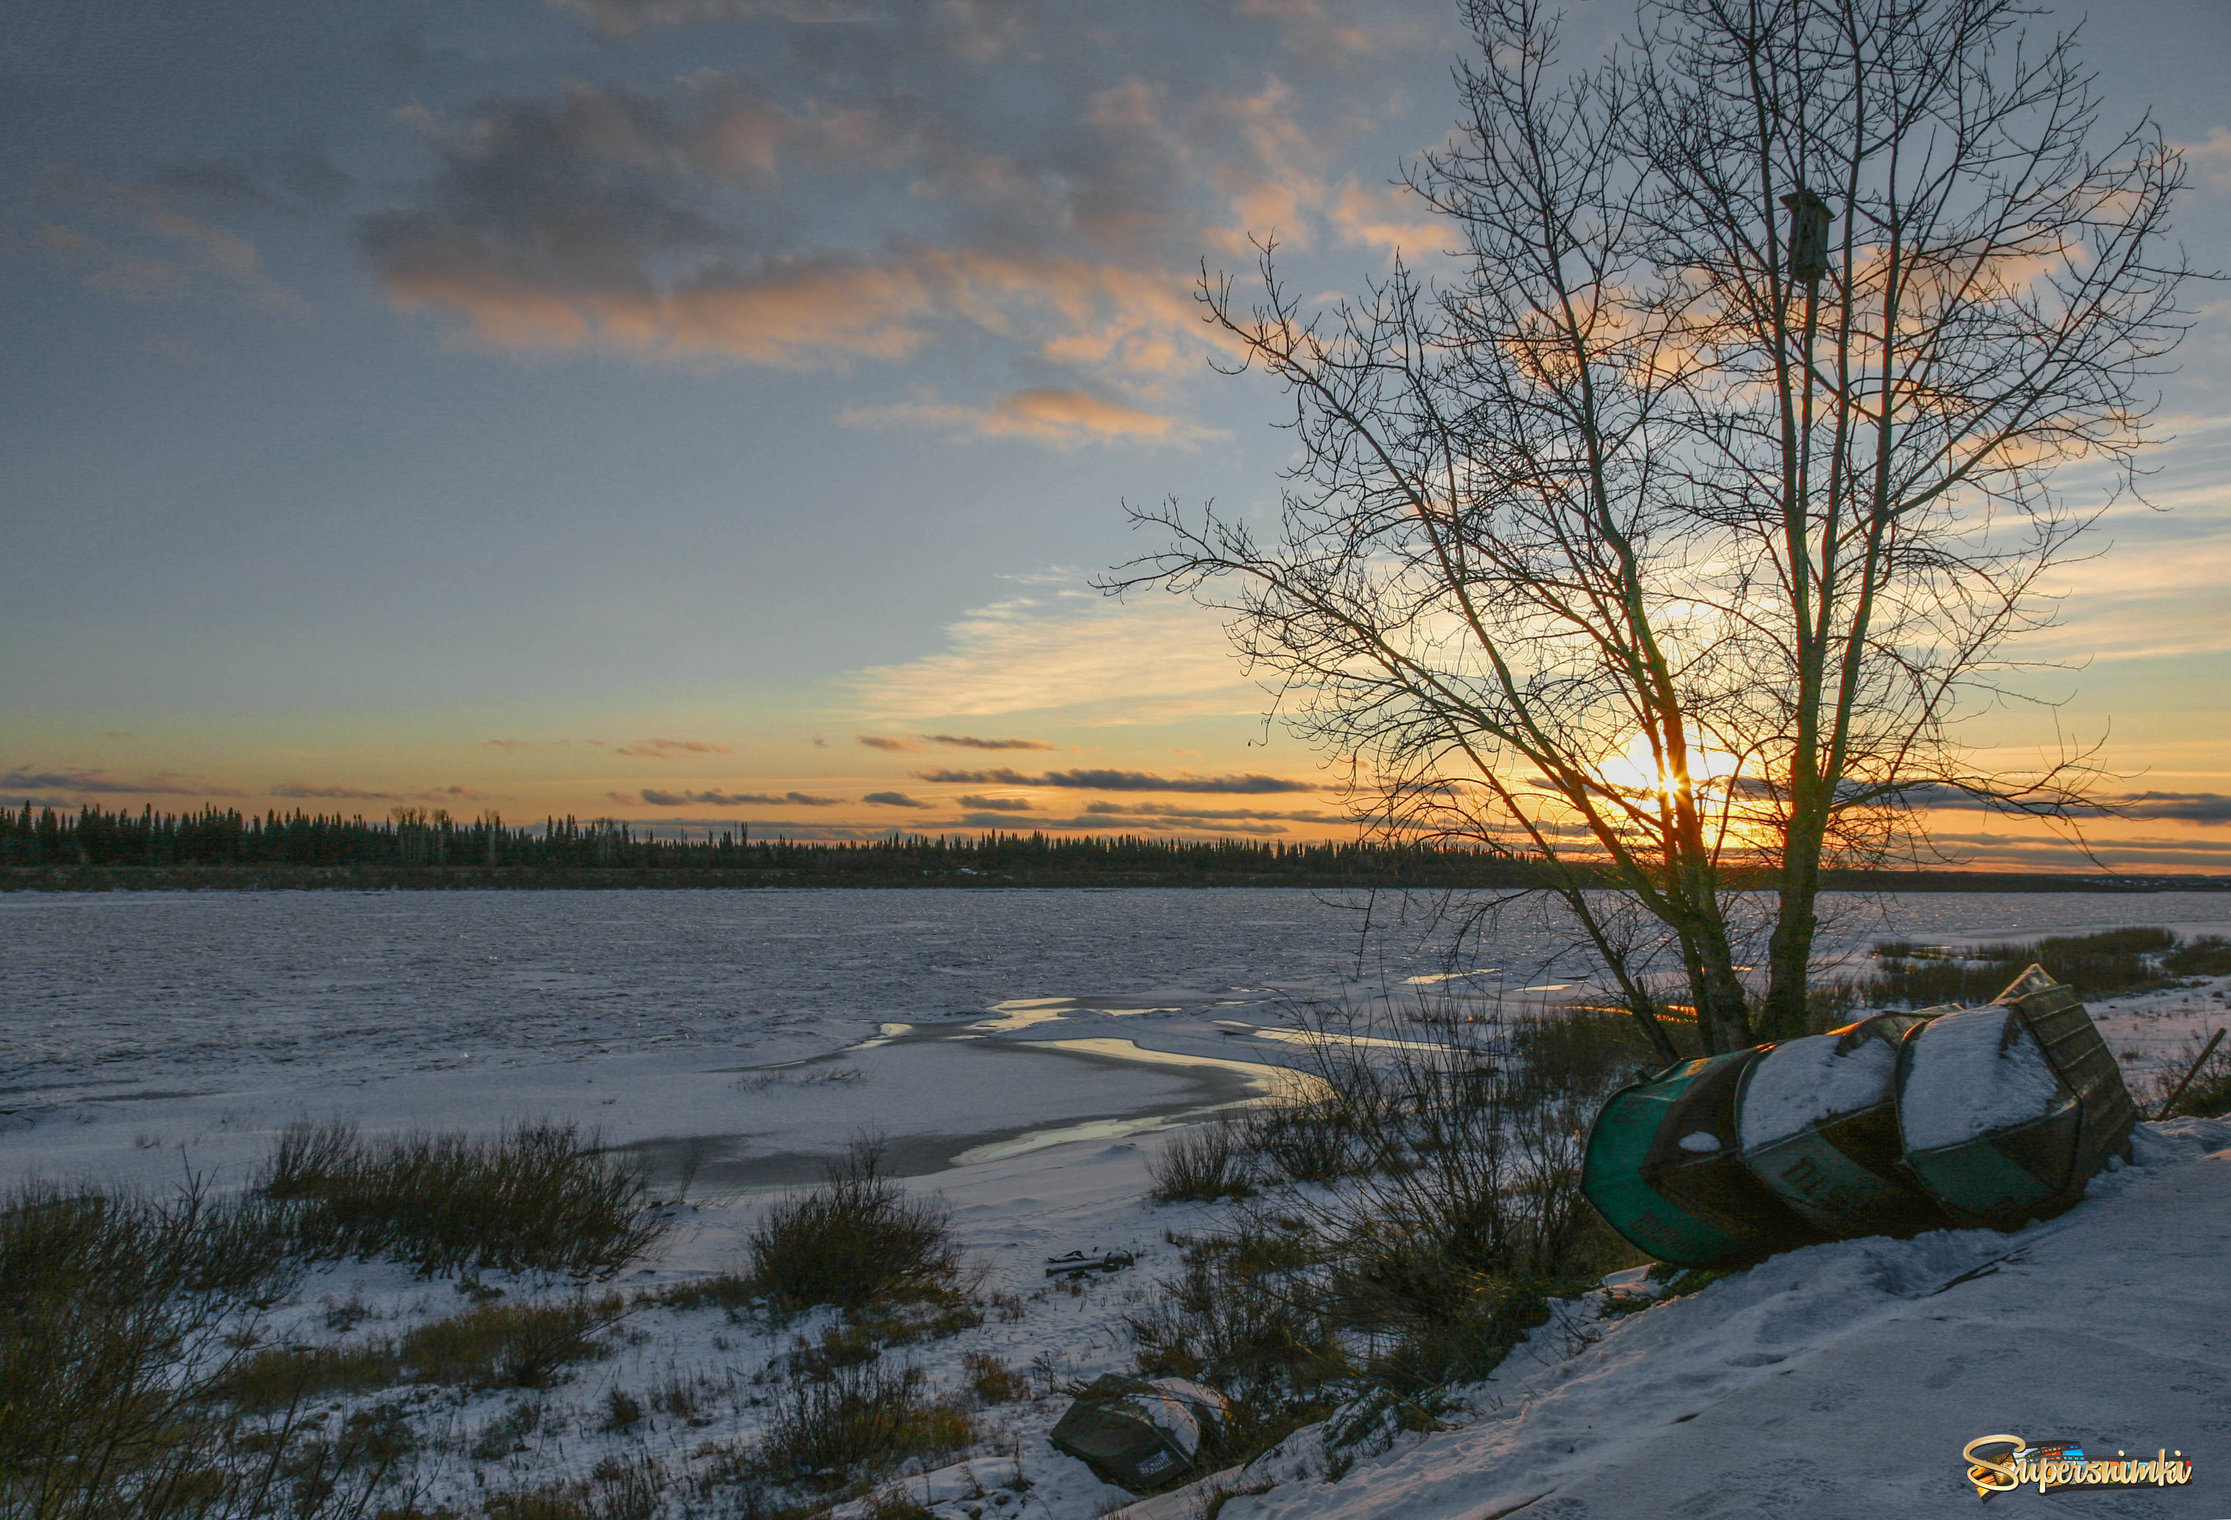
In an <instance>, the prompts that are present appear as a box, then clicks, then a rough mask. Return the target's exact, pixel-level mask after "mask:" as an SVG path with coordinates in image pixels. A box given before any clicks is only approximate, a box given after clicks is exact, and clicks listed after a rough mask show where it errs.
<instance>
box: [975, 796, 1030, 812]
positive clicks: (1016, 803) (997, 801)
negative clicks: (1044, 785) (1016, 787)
mask: <svg viewBox="0 0 2231 1520" xmlns="http://www.w3.org/2000/svg"><path fill="white" fill-rule="evenodd" d="M961 806H962V807H964V808H977V809H979V810H981V811H983V812H987V813H1027V812H1029V811H1030V810H1031V809H1030V799H1029V798H1028V797H981V796H978V795H976V794H975V793H973V792H972V793H970V794H969V795H967V796H965V797H963V798H961Z"/></svg>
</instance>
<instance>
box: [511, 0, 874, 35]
mask: <svg viewBox="0 0 2231 1520" xmlns="http://www.w3.org/2000/svg"><path fill="white" fill-rule="evenodd" d="M550 8H551V9H552V10H558V11H567V12H570V13H571V14H573V15H575V16H578V17H580V18H581V19H582V20H583V21H586V22H587V23H588V24H589V25H590V26H591V27H593V28H595V29H596V33H597V35H598V36H600V37H604V38H606V39H608V40H610V41H613V42H625V41H627V40H628V39H629V38H631V37H633V36H635V35H636V34H637V33H638V32H644V31H649V30H652V29H654V28H656V29H660V30H666V29H671V28H675V27H685V26H699V25H702V24H704V23H706V22H709V21H762V20H775V21H797V22H825V21H857V20H860V19H862V18H863V17H865V16H866V15H867V13H868V7H867V6H866V5H865V4H864V3H862V0H550Z"/></svg>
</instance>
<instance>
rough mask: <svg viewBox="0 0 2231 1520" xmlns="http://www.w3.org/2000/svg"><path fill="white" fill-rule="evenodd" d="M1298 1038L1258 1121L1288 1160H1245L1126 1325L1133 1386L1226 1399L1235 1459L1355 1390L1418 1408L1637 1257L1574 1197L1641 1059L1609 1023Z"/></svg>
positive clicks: (1485, 1024) (1628, 1029)
mask: <svg viewBox="0 0 2231 1520" xmlns="http://www.w3.org/2000/svg"><path fill="white" fill-rule="evenodd" d="M1304 1031H1305V1033H1306V1034H1307V1036H1308V1038H1307V1040H1306V1041H1305V1048H1306V1049H1307V1050H1308V1051H1309V1052H1310V1060H1309V1065H1308V1067H1307V1070H1306V1075H1307V1077H1308V1078H1309V1079H1310V1083H1311V1085H1310V1086H1309V1087H1307V1088H1306V1089H1303V1090H1302V1091H1301V1092H1300V1093H1298V1094H1297V1095H1296V1096H1294V1097H1293V1098H1291V1099H1289V1100H1288V1101H1287V1102H1286V1103H1285V1104H1284V1105H1283V1107H1282V1108H1280V1107H1279V1106H1274V1105H1265V1111H1266V1112H1269V1113H1272V1114H1273V1115H1275V1116H1276V1118H1275V1120H1274V1121H1273V1123H1274V1125H1275V1128H1273V1125H1266V1126H1265V1127H1266V1128H1272V1129H1273V1132H1274V1133H1280V1134H1282V1135H1283V1136H1284V1137H1286V1138H1288V1139H1292V1138H1294V1137H1301V1138H1302V1139H1304V1140H1305V1141H1306V1143H1307V1145H1308V1146H1309V1147H1310V1148H1311V1149H1310V1153H1308V1154H1305V1155H1304V1157H1303V1162H1304V1164H1301V1165H1294V1164H1292V1163H1291V1162H1289V1163H1287V1164H1285V1165H1261V1166H1259V1167H1258V1170H1257V1175H1258V1177H1260V1178H1261V1179H1262V1180H1263V1188H1264V1191H1263V1193H1262V1194H1261V1195H1260V1196H1259V1197H1257V1198H1256V1199H1254V1200H1252V1201H1250V1202H1247V1203H1245V1204H1242V1205H1241V1206H1240V1208H1239V1209H1238V1210H1237V1212H1236V1217H1235V1219H1234V1221H1233V1223H1232V1224H1231V1225H1230V1226H1229V1227H1227V1228H1225V1229H1223V1230H1221V1231H1219V1232H1218V1233H1216V1234H1213V1235H1208V1236H1204V1237H1201V1238H1198V1239H1195V1240H1191V1241H1186V1242H1183V1244H1184V1245H1185V1247H1186V1250H1185V1255H1184V1266H1183V1270H1182V1271H1181V1272H1180V1273H1179V1274H1178V1275H1177V1276H1175V1277H1173V1278H1170V1279H1167V1280H1165V1281H1164V1282H1162V1283H1161V1284H1159V1287H1160V1289H1161V1297H1160V1299H1159V1300H1158V1301H1157V1302H1155V1303H1154V1304H1152V1305H1150V1306H1149V1307H1147V1308H1146V1309H1144V1310H1142V1311H1141V1312H1139V1313H1137V1314H1135V1315H1133V1316H1131V1317H1130V1319H1129V1327H1130V1330H1131V1334H1132V1336H1133V1339H1134V1340H1135V1342H1136V1343H1137V1345H1138V1354H1139V1365H1140V1368H1141V1370H1142V1371H1144V1372H1147V1373H1149V1374H1154V1373H1176V1374H1179V1375H1182V1376H1189V1377H1196V1378H1200V1379H1202V1380H1203V1381H1206V1382H1210V1383H1213V1384H1215V1385H1216V1386H1218V1387H1220V1388H1221V1389H1223V1390H1224V1391H1225V1393H1226V1394H1227V1395H1228V1396H1230V1397H1232V1399H1233V1402H1234V1418H1233V1432H1234V1433H1233V1435H1232V1443H1233V1450H1234V1451H1243V1450H1246V1449H1250V1447H1251V1443H1257V1442H1259V1443H1262V1444H1268V1443H1269V1442H1270V1441H1274V1440H1276V1439H1277V1438H1278V1437H1279V1436H1280V1435H1282V1434H1283V1433H1284V1431H1285V1430H1287V1429H1290V1428H1291V1426H1292V1422H1294V1421H1295V1420H1297V1419H1300V1418H1303V1417H1315V1415H1316V1414H1319V1413H1322V1412H1323V1410H1324V1409H1326V1408H1328V1407H1329V1406H1330V1404H1331V1403H1335V1402H1340V1401H1341V1399H1342V1398H1344V1397H1345V1395H1346V1394H1347V1393H1349V1392H1353V1391H1355V1390H1356V1389H1357V1388H1359V1387H1361V1388H1364V1389H1371V1388H1376V1389H1378V1390H1379V1391H1380V1392H1381V1393H1383V1394H1385V1395H1386V1396H1388V1397H1390V1398H1393V1399H1395V1400H1396V1401H1397V1402H1398V1403H1400V1404H1402V1406H1403V1407H1405V1408H1411V1407H1419V1408H1422V1407H1425V1406H1426V1405H1427V1404H1429V1403H1430V1402H1431V1401H1432V1395H1431V1393H1430V1390H1431V1389H1433V1388H1435V1387H1436V1386H1438V1385H1442V1384H1446V1383H1450V1382H1457V1381H1469V1380H1472V1379H1476V1378H1478V1377H1481V1376H1484V1375H1485V1374H1486V1373H1487V1372H1488V1371H1490V1370H1491V1369H1492V1368H1493V1367H1494V1366H1495V1365H1496V1363H1497V1362H1498V1361H1500V1360H1501V1358H1502V1357H1503V1356H1504V1355H1505V1354H1506V1353H1507V1352H1508V1351H1509V1349H1510V1347H1511V1346H1512V1345H1513V1344H1515V1343H1516V1342H1517V1341H1518V1339H1519V1338H1520V1337H1522V1336H1523V1335H1524V1334H1525V1333H1526V1332H1527V1331H1528V1329H1529V1328H1531V1327H1532V1326H1533V1325H1536V1324H1539V1323H1540V1322H1541V1321H1542V1320H1543V1318H1544V1317H1545V1315H1546V1313H1547V1306H1548V1302H1549V1300H1550V1298H1551V1297H1553V1296H1556V1295H1558V1294H1560V1293H1565V1292H1570V1291H1573V1290H1574V1289H1576V1288H1577V1287H1578V1286H1579V1285H1580V1284H1582V1283H1584V1282H1588V1281H1592V1280H1593V1279H1594V1277H1595V1276H1597V1275H1600V1273H1601V1272H1602V1271H1603V1270H1604V1269H1605V1267H1606V1266H1607V1265H1612V1264H1624V1263H1625V1262H1626V1261H1627V1260H1628V1259H1631V1250H1630V1248H1628V1247H1626V1246H1625V1245H1624V1243H1623V1242H1619V1241H1617V1240H1616V1238H1614V1237H1611V1236H1610V1235H1609V1234H1608V1232H1607V1231H1606V1230H1605V1229H1604V1227H1603V1226H1602V1225H1601V1223H1600V1221H1598V1220H1597V1219H1596V1217H1595V1215H1594V1213H1593V1211H1591V1210H1590V1209H1589V1208H1588V1207H1587V1205H1586V1201H1585V1199H1584V1198H1583V1197H1582V1195H1581V1192H1580V1161H1581V1153H1582V1149H1583V1143H1584V1142H1583V1138H1582V1137H1583V1135H1584V1132H1585V1129H1586V1124H1587V1120H1588V1118H1589V1117H1590V1115H1591V1114H1592V1113H1593V1111H1594V1109H1595V1107H1596V1106H1597V1104H1598V1103H1599V1102H1600V1101H1601V1099H1602V1097H1603V1095H1604V1094H1605V1092H1606V1091H1607V1090H1608V1089H1609V1088H1610V1087H1612V1086H1614V1085H1616V1084H1617V1083H1619V1082H1621V1081H1624V1080H1625V1079H1626V1078H1627V1077H1628V1076H1629V1075H1630V1074H1631V1072H1632V1070H1633V1067H1634V1066H1635V1065H1637V1064H1647V1063H1648V1061H1649V1059H1650V1058H1649V1054H1648V1052H1649V1047H1648V1046H1647V1045H1645V1044H1643V1043H1642V1042H1641V1041H1640V1040H1639V1038H1637V1036H1636V1032H1635V1031H1634V1030H1633V1028H1632V1025H1631V1023H1630V1022H1629V1021H1628V1020H1627V1018H1626V1016H1625V1015H1623V1014H1614V1013H1608V1012H1603V1013H1581V1014H1577V1015H1573V1016H1570V1017H1568V1018H1563V1019H1558V1020H1555V1021H1549V1020H1544V1021H1540V1022H1534V1023H1527V1024H1522V1025H1519V1026H1517V1027H1516V1028H1505V1027H1504V1026H1502V1025H1500V1024H1498V1023H1496V1022H1494V1021H1473V1020H1469V1019H1464V1018H1459V1017H1438V1016H1433V1015H1432V1013H1431V1010H1428V1017H1427V1018H1425V1019H1424V1020H1422V1021H1419V1022H1406V1023H1404V1024H1402V1025H1399V1026H1395V1027H1393V1028H1389V1029H1384V1030H1375V1029H1374V1020H1373V1018H1371V1017H1366V1016H1350V1015H1347V1014H1344V1013H1316V1014H1311V1015H1308V1016H1306V1017H1305V1020H1304ZM1335 1142H1337V1148H1336V1146H1335ZM1335 1156H1337V1158H1338V1160H1337V1163H1335V1162H1334V1160H1333V1159H1332V1158H1333V1157H1335ZM1607 1256H1608V1257H1611V1258H1612V1260H1611V1261H1607V1260H1606V1257H1607ZM1336 1394H1338V1395H1340V1397H1336ZM1230 1454H1231V1453H1230V1452H1227V1453H1226V1455H1230Z"/></svg>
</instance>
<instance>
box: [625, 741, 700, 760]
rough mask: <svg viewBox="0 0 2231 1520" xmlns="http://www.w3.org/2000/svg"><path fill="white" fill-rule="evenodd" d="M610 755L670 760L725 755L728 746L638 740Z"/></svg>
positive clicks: (698, 742) (697, 742) (694, 742)
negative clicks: (676, 757) (677, 756)
mask: <svg viewBox="0 0 2231 1520" xmlns="http://www.w3.org/2000/svg"><path fill="white" fill-rule="evenodd" d="M612 753H613V754H615V755H636V756H639V757H641V758H642V759H645V760H671V759H673V758H674V756H676V755H725V754H727V753H728V746H727V745H725V744H709V743H707V742H706V741H705V740H703V739H638V740H636V741H635V742H634V743H633V744H623V745H621V746H620V747H619V748H618V749H616V750H614V751H612Z"/></svg>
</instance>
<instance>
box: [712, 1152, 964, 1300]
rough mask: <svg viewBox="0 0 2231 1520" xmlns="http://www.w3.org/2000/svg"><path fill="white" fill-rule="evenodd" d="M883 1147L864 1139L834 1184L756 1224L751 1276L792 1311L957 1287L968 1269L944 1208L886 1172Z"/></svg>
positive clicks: (836, 1170) (835, 1170)
mask: <svg viewBox="0 0 2231 1520" xmlns="http://www.w3.org/2000/svg"><path fill="white" fill-rule="evenodd" d="M882 1160H883V1153H882V1147H881V1146H880V1145H878V1144H876V1143H875V1142H873V1141H859V1142H855V1143H854V1144H853V1145H852V1147H851V1148H850V1149H849V1150H848V1151H847V1152H846V1154H845V1155H844V1156H843V1157H842V1158H841V1159H840V1160H838V1161H837V1162H836V1163H835V1164H834V1165H832V1166H831V1167H830V1169H829V1180H828V1182H827V1183H826V1184H825V1185H823V1186H821V1187H818V1188H814V1189H812V1190H810V1191H808V1192H805V1193H802V1194H797V1195H794V1196H792V1197H789V1198H785V1199H783V1200H782V1201H780V1202H778V1203H776V1204H775V1205H773V1206H772V1207H771V1208H769V1209H768V1210H767V1212H766V1214H765V1215H764V1216H763V1217H762V1218H761V1219H760V1221H759V1223H758V1225H757V1226H756V1227H755V1228H754V1229H753V1230H752V1232H751V1278H750V1281H751V1284H752V1287H753V1289H754V1290H755V1291H756V1292H758V1293H760V1294H762V1295H764V1296H766V1297H767V1298H768V1299H770V1300H772V1301H773V1302H774V1304H775V1305H776V1306H777V1307H778V1308H779V1309H781V1310H783V1311H785V1312H798V1311H801V1310H805V1309H809V1308H812V1307H813V1306H814V1305H816V1304H832V1305H835V1306H836V1307H838V1308H841V1309H848V1310H849V1309H863V1308H867V1307H869V1306H871V1305H875V1304H879V1303H883V1304H888V1303H891V1302H896V1301H903V1300H906V1299H909V1298H931V1297H937V1296H939V1295H941V1294H945V1293H949V1292H950V1291H951V1290H952V1285H953V1282H954V1279H955V1278H956V1277H957V1276H958V1274H959V1271H960V1253H959V1251H958V1249H957V1248H956V1247H955V1246H954V1245H953V1240H952V1228H951V1223H950V1220H949V1219H948V1217H947V1215H946V1212H945V1210H944V1209H943V1208H942V1207H940V1206H938V1205H937V1204H933V1203H928V1202H925V1201H923V1200H920V1199H916V1198H913V1197H911V1196H909V1195H908V1194H907V1192H906V1190H905V1189H904V1188H902V1187H900V1186H899V1184H897V1183H896V1182H893V1181H892V1180H891V1179H889V1178H887V1177H885V1176H883V1175H882V1173H881V1165H882Z"/></svg>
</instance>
